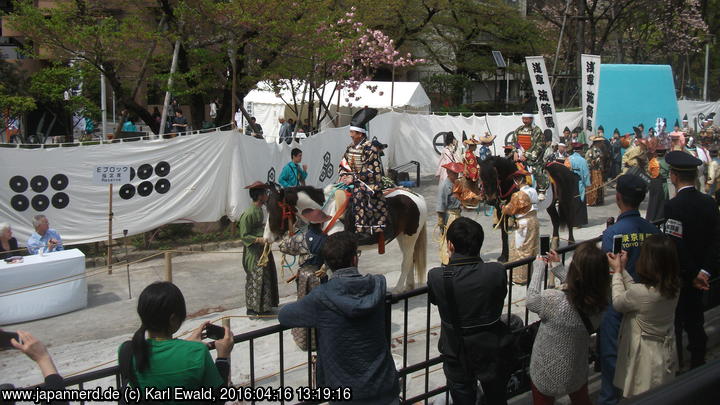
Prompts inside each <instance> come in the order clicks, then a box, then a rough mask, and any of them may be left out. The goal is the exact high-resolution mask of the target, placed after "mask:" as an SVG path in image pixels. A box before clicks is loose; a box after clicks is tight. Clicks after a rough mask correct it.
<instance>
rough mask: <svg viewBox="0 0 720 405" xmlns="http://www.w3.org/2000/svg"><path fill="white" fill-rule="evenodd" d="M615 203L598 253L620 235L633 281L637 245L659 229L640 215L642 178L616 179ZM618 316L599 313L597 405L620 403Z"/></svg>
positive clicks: (644, 186) (643, 190)
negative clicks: (615, 214)
mask: <svg viewBox="0 0 720 405" xmlns="http://www.w3.org/2000/svg"><path fill="white" fill-rule="evenodd" d="M615 191H616V193H615V202H616V204H617V206H618V209H619V210H620V215H619V216H618V217H617V220H616V221H615V224H614V225H612V226H610V227H608V228H607V229H606V230H605V232H603V238H602V250H603V251H605V252H612V251H613V244H614V241H615V237H616V236H620V243H621V249H622V250H623V251H625V252H627V257H628V261H627V266H626V267H625V270H626V271H627V273H628V275H629V276H631V277H632V278H633V280H635V278H636V273H635V263H636V262H637V260H638V257H640V246H641V245H642V242H643V241H644V240H645V239H646V238H647V237H649V236H650V235H654V234H657V233H659V232H660V230H659V229H658V228H657V227H656V226H655V225H653V224H651V223H650V222H648V221H647V220H646V219H645V218H643V217H641V216H640V211H639V207H640V203H641V202H642V201H643V200H644V199H645V194H646V193H647V184H646V183H645V181H644V180H643V179H641V178H640V177H638V176H635V175H632V174H625V175H622V176H620V177H619V178H618V180H617V186H616V188H615ZM621 322H622V313H620V312H618V311H616V310H615V309H614V308H612V306H608V308H607V309H606V310H605V313H604V314H603V317H602V321H601V323H600V329H599V334H598V352H599V354H600V367H601V373H602V383H601V388H600V394H599V395H598V400H597V401H598V404H600V405H615V404H617V403H618V401H619V400H620V391H619V390H618V389H617V388H616V387H615V385H614V384H613V380H614V378H615V362H616V360H617V346H618V334H619V332H620V323H621Z"/></svg>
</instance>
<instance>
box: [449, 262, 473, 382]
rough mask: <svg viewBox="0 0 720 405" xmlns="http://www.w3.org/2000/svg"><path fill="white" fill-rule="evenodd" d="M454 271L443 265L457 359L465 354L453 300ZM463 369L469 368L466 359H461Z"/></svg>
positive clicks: (458, 317)
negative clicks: (455, 340) (455, 339)
mask: <svg viewBox="0 0 720 405" xmlns="http://www.w3.org/2000/svg"><path fill="white" fill-rule="evenodd" d="M454 277H455V273H454V272H453V271H452V270H450V267H449V266H445V267H443V284H444V287H445V297H446V298H447V302H448V312H449V313H450V322H451V323H452V328H453V332H455V337H456V338H457V356H458V359H463V358H466V356H465V341H464V339H463V334H462V326H461V324H460V316H459V315H458V313H457V304H456V302H455V287H454V286H453V278H454ZM461 362H462V363H463V366H464V367H465V371H466V372H468V371H469V368H468V365H467V363H468V362H467V359H466V360H465V361H462V360H461Z"/></svg>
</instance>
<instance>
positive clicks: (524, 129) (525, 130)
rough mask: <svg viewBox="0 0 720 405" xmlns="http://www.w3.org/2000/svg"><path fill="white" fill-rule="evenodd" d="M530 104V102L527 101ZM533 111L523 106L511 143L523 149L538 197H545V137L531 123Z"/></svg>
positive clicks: (546, 184) (546, 186) (528, 106)
mask: <svg viewBox="0 0 720 405" xmlns="http://www.w3.org/2000/svg"><path fill="white" fill-rule="evenodd" d="M528 104H530V103H528ZM533 119H534V113H533V108H532V107H531V106H530V105H527V106H525V111H524V112H523V114H522V123H523V124H522V125H521V126H520V127H518V128H517V129H516V130H515V131H514V132H513V133H512V138H511V141H512V144H513V145H514V146H515V147H519V148H520V149H521V150H522V151H524V153H523V155H524V159H526V160H527V165H528V166H529V167H530V168H531V171H532V174H533V176H535V182H536V183H537V189H538V190H537V191H538V198H539V200H540V201H542V200H544V199H545V190H547V188H548V180H547V176H546V175H545V173H544V172H543V152H544V148H545V139H544V138H545V137H544V135H543V131H542V130H541V129H540V127H538V126H537V125H535V124H534V123H533Z"/></svg>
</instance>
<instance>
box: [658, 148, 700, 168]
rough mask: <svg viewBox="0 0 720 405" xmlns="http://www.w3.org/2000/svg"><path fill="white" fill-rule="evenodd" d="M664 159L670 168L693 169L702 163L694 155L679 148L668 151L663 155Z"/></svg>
mask: <svg viewBox="0 0 720 405" xmlns="http://www.w3.org/2000/svg"><path fill="white" fill-rule="evenodd" d="M665 161H666V162H667V164H669V165H670V168H671V169H672V170H678V171H693V170H697V167H698V166H700V165H701V164H702V161H701V160H700V159H698V158H696V157H695V156H692V155H690V154H689V153H685V152H682V151H679V150H675V151H672V152H669V153H668V154H667V155H665Z"/></svg>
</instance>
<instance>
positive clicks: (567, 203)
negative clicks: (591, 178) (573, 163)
mask: <svg viewBox="0 0 720 405" xmlns="http://www.w3.org/2000/svg"><path fill="white" fill-rule="evenodd" d="M545 170H547V172H548V174H549V175H550V177H551V178H552V179H553V181H554V182H555V184H556V185H557V187H556V189H557V192H558V193H557V195H556V196H555V198H556V199H557V200H558V202H559V203H560V209H559V212H558V214H559V216H560V226H561V227H565V226H573V223H574V219H575V194H577V178H576V177H575V174H574V173H573V172H572V170H570V169H568V168H567V167H565V166H564V165H561V164H550V165H548V166H547V167H546V168H545Z"/></svg>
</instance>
